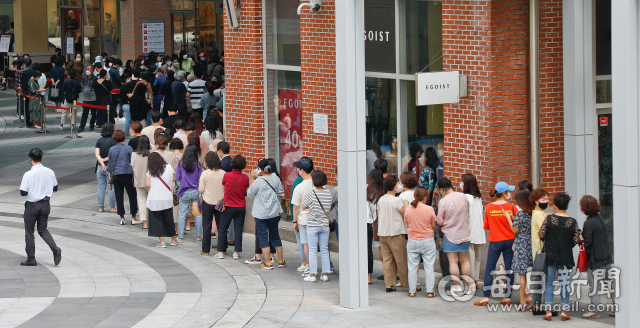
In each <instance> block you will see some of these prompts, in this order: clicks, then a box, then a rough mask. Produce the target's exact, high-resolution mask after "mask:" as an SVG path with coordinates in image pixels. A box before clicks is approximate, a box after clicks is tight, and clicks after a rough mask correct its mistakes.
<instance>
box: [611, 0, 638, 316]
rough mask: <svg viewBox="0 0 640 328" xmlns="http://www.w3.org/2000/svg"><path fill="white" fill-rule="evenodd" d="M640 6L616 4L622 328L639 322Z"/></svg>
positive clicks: (633, 1)
mask: <svg viewBox="0 0 640 328" xmlns="http://www.w3.org/2000/svg"><path fill="white" fill-rule="evenodd" d="M639 7H640V6H639V5H638V0H614V1H611V15H612V19H611V39H612V40H611V43H612V44H611V46H612V49H611V51H612V58H611V59H612V78H613V81H612V83H613V94H612V98H613V104H612V105H613V108H612V118H611V121H612V124H613V126H614V128H613V224H614V226H613V236H614V252H615V255H614V256H615V259H614V261H615V264H616V266H617V267H618V268H619V269H620V271H621V272H620V278H621V279H620V286H621V290H620V298H619V299H618V303H619V304H620V312H619V313H618V315H617V316H616V326H617V327H637V325H638V322H640V311H638V309H640V281H639V280H638V272H640V220H639V214H638V213H640V197H639V189H640V179H639V176H640V165H639V163H640V156H639V149H640V137H639V134H638V130H639V129H640V122H639V116H638V110H639V108H640V101H639V99H638V97H640V84H639V83H638V78H639V77H640V51H639V49H638V46H639V45H640V33H639V32H638V31H639V30H640V24H638V21H639V17H640V8H639Z"/></svg>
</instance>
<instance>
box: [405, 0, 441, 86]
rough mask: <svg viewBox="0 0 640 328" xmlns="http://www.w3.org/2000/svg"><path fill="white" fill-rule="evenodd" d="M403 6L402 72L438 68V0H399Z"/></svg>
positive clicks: (439, 63)
mask: <svg viewBox="0 0 640 328" xmlns="http://www.w3.org/2000/svg"><path fill="white" fill-rule="evenodd" d="M403 7H404V10H402V9H401V11H400V12H401V15H405V16H404V18H405V19H401V20H400V21H401V22H402V23H401V24H402V25H404V31H403V33H401V37H400V39H401V44H400V48H401V49H404V52H405V53H404V56H401V58H400V69H401V70H402V73H405V74H414V73H417V72H421V71H425V72H438V71H442V1H424V0H400V8H403ZM403 34H404V37H402V35H403Z"/></svg>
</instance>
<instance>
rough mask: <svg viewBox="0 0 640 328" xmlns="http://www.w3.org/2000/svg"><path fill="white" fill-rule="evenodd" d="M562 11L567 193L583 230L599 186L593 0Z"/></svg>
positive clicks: (567, 2)
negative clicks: (583, 201) (583, 202)
mask: <svg viewBox="0 0 640 328" xmlns="http://www.w3.org/2000/svg"><path fill="white" fill-rule="evenodd" d="M562 7H563V12H562V26H563V31H562V34H563V74H564V138H565V145H564V152H565V156H564V160H565V179H566V180H565V181H566V182H565V183H566V185H565V186H566V188H565V191H566V192H568V193H569V195H571V197H573V201H572V202H571V203H570V204H569V210H568V213H570V215H571V216H573V217H575V218H576V220H577V221H578V224H579V225H580V227H582V224H583V223H584V220H585V219H586V217H585V216H584V215H583V214H582V212H581V211H580V207H579V200H580V197H582V196H583V195H595V196H597V194H596V190H597V188H596V186H597V185H596V184H597V183H598V171H597V163H598V157H597V153H596V146H597V145H596V143H597V140H598V137H597V135H596V131H595V128H596V126H595V120H596V113H595V99H596V98H595V75H594V70H593V69H594V66H595V64H594V63H595V56H594V55H593V52H594V48H593V24H594V13H593V9H592V8H593V0H584V1H582V0H581V1H575V0H564V1H563V2H562ZM575 252H576V255H577V247H576V250H575Z"/></svg>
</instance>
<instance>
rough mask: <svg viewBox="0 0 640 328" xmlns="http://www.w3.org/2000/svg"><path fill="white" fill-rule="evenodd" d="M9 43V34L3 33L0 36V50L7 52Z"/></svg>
mask: <svg viewBox="0 0 640 328" xmlns="http://www.w3.org/2000/svg"><path fill="white" fill-rule="evenodd" d="M9 45H11V35H3V36H2V37H1V38H0V52H9Z"/></svg>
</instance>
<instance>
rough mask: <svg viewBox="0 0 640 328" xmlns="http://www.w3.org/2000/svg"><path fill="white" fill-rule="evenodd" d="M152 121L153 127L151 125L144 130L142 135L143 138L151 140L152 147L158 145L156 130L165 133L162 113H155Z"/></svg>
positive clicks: (152, 115)
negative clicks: (155, 135)
mask: <svg viewBox="0 0 640 328" xmlns="http://www.w3.org/2000/svg"><path fill="white" fill-rule="evenodd" d="M151 121H152V122H153V125H149V126H147V127H146V128H144V129H142V132H140V133H142V135H143V136H147V137H148V138H149V142H151V145H152V146H153V145H155V144H156V140H155V137H154V134H155V133H156V130H157V129H162V130H163V131H164V127H162V113H160V112H153V114H151Z"/></svg>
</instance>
